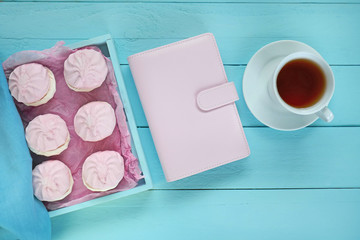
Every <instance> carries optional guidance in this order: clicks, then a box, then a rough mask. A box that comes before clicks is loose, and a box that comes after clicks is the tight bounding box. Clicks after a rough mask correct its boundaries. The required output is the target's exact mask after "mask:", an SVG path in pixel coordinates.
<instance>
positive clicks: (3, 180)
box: [0, 63, 51, 240]
mask: <svg viewBox="0 0 360 240" xmlns="http://www.w3.org/2000/svg"><path fill="white" fill-rule="evenodd" d="M1 66H2V65H1V63H0V239H8V238H9V236H11V235H13V236H14V237H15V238H17V239H21V240H23V239H29V240H37V239H39V240H46V239H50V238H51V222H50V218H49V214H48V212H47V210H46V209H45V207H44V205H43V204H42V202H40V201H39V200H37V199H36V198H35V197H34V195H33V188H32V174H31V172H32V159H31V156H30V153H29V150H28V148H27V145H26V141H25V136H24V128H23V125H22V122H21V119H20V116H19V114H18V112H17V110H16V107H15V104H14V102H13V99H12V97H11V95H10V92H9V88H8V84H7V81H6V78H5V75H4V72H3V69H2V67H1Z"/></svg>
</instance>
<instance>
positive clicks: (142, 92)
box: [128, 33, 250, 181]
mask: <svg viewBox="0 0 360 240" xmlns="http://www.w3.org/2000/svg"><path fill="white" fill-rule="evenodd" d="M128 62H129V65H130V69H131V72H132V74H133V77H134V80H135V84H136V88H137V90H138V93H139V96H140V100H141V103H142V106H143V108H144V112H145V115H146V119H147V121H148V124H149V128H150V131H151V134H152V137H153V140H154V144H155V147H156V150H157V153H158V155H159V159H160V162H161V165H162V167H163V171H164V174H165V177H166V179H167V181H175V180H178V179H181V178H185V177H188V176H190V175H193V174H196V173H199V172H202V171H205V170H208V169H211V168H214V167H217V166H220V165H223V164H226V163H229V162H232V161H235V160H238V159H241V158H244V157H247V156H248V155H249V154H250V151H249V147H248V144H247V141H246V138H245V135H244V132H243V128H242V125H241V122H240V118H239V114H238V112H237V109H236V106H235V103H234V102H233V101H234V100H236V99H237V98H236V96H235V95H236V94H234V93H233V92H232V93H231V94H230V95H231V97H230V98H227V97H226V96H223V94H227V93H229V92H231V91H234V88H233V87H231V85H232V84H230V85H228V84H227V83H228V82H227V77H226V74H225V71H224V67H223V64H222V61H221V58H220V54H219V51H218V48H217V45H216V42H215V39H214V36H213V35H212V34H211V33H207V34H202V35H199V36H196V37H193V38H189V39H186V40H183V41H179V42H175V43H173V44H169V45H166V46H162V47H159V48H155V49H152V50H148V51H145V52H142V53H138V54H135V55H132V56H130V57H129V58H128ZM223 84H225V85H223ZM217 86H220V87H219V89H220V90H219V91H215V90H216V87H217ZM224 86H225V89H224ZM227 88H228V89H227ZM207 89H212V90H209V91H210V93H209V91H206V90H207ZM231 89H232V90H231ZM204 90H205V91H204ZM213 91H214V92H213ZM212 92H213V93H212ZM201 93H202V94H205V97H204V98H205V99H202V98H201ZM216 93H217V94H216ZM199 94H200V98H198V95H199ZM208 94H211V95H208ZM207 96H210V97H207ZM234 96H235V97H234ZM211 97H212V98H217V99H220V101H219V100H214V101H211ZM221 99H222V100H221ZM199 101H200V102H199ZM202 101H205V102H204V103H202ZM198 103H200V105H203V104H204V106H206V107H205V111H204V110H202V109H201V107H199V105H198ZM224 103H225V104H224ZM209 106H210V107H209Z"/></svg>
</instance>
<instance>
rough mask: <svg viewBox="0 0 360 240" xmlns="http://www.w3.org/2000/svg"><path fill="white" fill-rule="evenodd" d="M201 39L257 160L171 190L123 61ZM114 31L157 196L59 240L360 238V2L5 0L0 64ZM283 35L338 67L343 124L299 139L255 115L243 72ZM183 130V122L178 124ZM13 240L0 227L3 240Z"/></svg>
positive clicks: (57, 226) (94, 213)
mask: <svg viewBox="0 0 360 240" xmlns="http://www.w3.org/2000/svg"><path fill="white" fill-rule="evenodd" d="M204 32H212V33H213V34H214V35H215V37H216V40H217V43H218V46H219V49H220V53H221V56H222V59H223V62H224V65H225V71H226V73H227V75H228V78H229V81H233V82H235V85H236V87H237V89H238V92H239V93H240V100H239V101H238V102H237V107H238V110H239V113H240V117H241V120H242V122H243V125H244V128H245V134H246V136H247V139H248V141H249V145H250V149H251V152H252V153H251V156H250V157H248V158H246V159H244V160H241V161H237V162H234V163H231V164H228V165H225V166H222V167H219V168H216V169H213V170H210V171H207V172H204V173H201V174H198V175H195V176H192V177H189V178H186V179H183V180H180V181H177V182H173V183H167V182H166V181H165V178H164V175H163V173H162V170H161V166H160V163H159V160H158V157H157V154H156V151H155V148H154V144H153V142H152V138H151V135H150V132H149V129H148V125H147V122H146V119H145V116H144V113H143V110H142V108H141V104H140V101H139V98H138V95H137V92H136V89H135V85H134V82H133V79H132V76H131V73H130V70H129V67H128V65H127V61H126V57H127V56H129V55H131V54H133V53H137V52H140V51H143V50H146V49H150V48H153V47H157V46H161V45H163V44H167V43H171V42H174V41H177V40H180V39H183V38H187V37H191V36H194V35H197V34H201V33H204ZM106 33H110V34H111V35H112V36H113V38H114V40H115V45H116V48H117V52H118V57H119V60H120V64H121V70H122V72H123V75H124V78H125V81H126V85H127V88H128V91H129V97H130V100H131V104H132V106H133V109H134V114H135V118H136V124H137V126H138V128H139V133H140V137H141V141H142V143H143V146H144V150H145V154H146V156H147V160H148V163H149V167H150V170H151V172H152V178H153V180H154V190H151V191H148V192H145V193H141V194H137V195H134V196H130V197H126V198H123V199H118V200H114V201H111V202H108V203H104V204H100V205H97V206H94V207H90V208H86V209H83V210H80V211H76V212H72V213H69V214H66V215H62V216H58V217H55V218H53V219H52V223H53V239H360V81H359V79H360V1H358V0H347V1H344V2H341V1H337V0H301V1H300V0H285V1H271V0H265V1H258V2H250V1H241V0H233V1H226V2H221V1H217V0H186V1H183V2H175V1H166V0H162V1H136V0H131V1H126V2H122V1H120V0H107V1H94V2H93V1H77V2H70V1H60V0H59V1H48V2H47V1H40V3H37V2H36V3H35V2H34V1H22V2H12V1H5V2H1V3H0V61H3V60H5V59H6V58H7V57H8V56H9V55H11V54H12V53H14V52H17V51H21V50H27V49H44V48H49V47H51V46H52V45H54V44H55V42H56V41H59V40H65V41H66V42H67V43H72V42H77V41H79V40H83V39H88V38H91V37H95V36H99V35H103V34H106ZM280 39H293V40H298V41H302V42H305V43H307V44H309V45H310V46H312V47H314V48H315V49H316V50H318V51H319V52H320V54H322V55H323V57H324V58H325V59H326V60H327V61H328V62H329V63H330V65H331V66H332V68H333V71H334V75H335V78H336V90H335V94H334V97H333V99H332V101H331V103H330V107H331V109H332V110H333V111H334V114H335V119H334V121H333V122H332V123H330V124H326V123H323V122H320V121H317V122H315V123H314V124H313V125H312V126H310V127H308V128H306V129H302V130H299V131H295V132H280V131H275V130H272V129H269V128H267V127H265V126H263V125H262V124H261V123H260V122H259V121H257V120H256V119H255V118H254V116H252V115H251V113H250V111H249V109H248V108H247V106H246V104H245V102H244V99H243V96H242V94H241V93H242V89H241V85H242V76H243V73H244V69H245V67H246V64H247V62H248V61H249V59H250V58H251V56H252V55H253V54H254V53H255V52H256V51H257V50H258V49H259V48H260V47H262V46H263V45H265V44H267V43H270V42H272V41H276V40H280ZM174 127H181V126H174ZM8 237H9V236H8V235H6V234H5V233H3V232H2V231H1V229H0V239H7V238H8Z"/></svg>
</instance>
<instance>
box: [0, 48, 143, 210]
mask: <svg viewBox="0 0 360 240" xmlns="http://www.w3.org/2000/svg"><path fill="white" fill-rule="evenodd" d="M85 48H91V49H94V50H96V51H99V52H101V51H100V49H99V48H97V47H94V46H91V47H85ZM75 51H77V50H71V49H70V48H68V47H65V46H64V42H58V43H57V44H56V45H55V46H54V47H52V48H50V49H46V50H43V51H23V52H18V53H15V54H13V55H12V56H10V57H9V58H8V59H7V60H6V61H5V62H4V63H3V67H4V71H5V74H6V76H7V77H9V75H10V73H11V72H12V71H13V70H14V69H15V68H16V67H17V66H19V65H21V64H25V63H31V62H35V63H39V64H42V65H44V66H45V67H47V68H49V69H50V70H51V71H52V72H53V73H54V75H55V79H56V93H55V95H54V97H53V98H52V99H51V100H50V101H49V102H47V103H46V104H44V105H41V106H38V107H29V106H26V105H24V104H22V103H19V102H17V101H16V100H15V99H14V101H15V104H16V106H17V108H18V111H19V113H20V116H21V119H22V121H23V125H24V128H26V126H27V125H28V123H29V122H30V121H31V120H32V119H34V118H35V117H36V116H38V115H41V114H45V113H53V114H57V115H59V116H60V117H61V118H63V119H64V120H65V122H66V124H67V126H68V129H69V132H70V143H69V147H68V149H66V150H65V151H64V152H62V153H61V154H60V155H57V156H52V157H44V156H38V155H36V154H34V153H31V154H32V157H33V167H35V166H36V165H37V164H39V163H41V162H43V161H46V160H50V159H56V160H60V161H62V162H63V163H65V164H66V165H67V166H68V167H69V168H70V170H71V173H72V175H73V179H74V185H73V189H72V192H71V193H70V194H69V195H68V196H67V197H66V198H64V199H63V200H60V201H56V202H44V204H45V206H46V208H47V209H48V210H56V209H59V208H63V207H67V206H71V205H74V204H78V203H81V202H85V201H88V200H91V199H94V198H98V197H101V196H105V195H108V194H111V193H115V192H119V191H125V190H128V189H131V188H133V187H135V186H136V185H137V183H138V181H139V180H140V179H141V178H143V177H142V175H141V170H140V167H139V163H138V160H137V159H136V157H135V156H134V155H133V154H132V152H131V139H130V137H131V136H130V133H129V131H128V128H127V124H126V116H125V113H124V111H123V105H122V102H121V99H120V97H119V94H118V92H117V83H116V79H115V75H114V69H113V66H112V63H111V61H110V60H109V59H107V58H105V59H106V63H107V66H108V68H109V72H108V75H107V77H106V80H105V82H104V83H103V84H102V85H101V87H99V88H97V89H95V90H93V91H91V92H87V93H81V92H75V91H73V90H71V89H70V88H69V87H68V86H67V85H66V82H65V80H64V74H63V72H64V61H65V60H66V59H67V57H68V56H69V55H70V54H71V53H73V52H75ZM92 101H105V102H108V103H109V104H110V105H111V106H112V107H113V108H114V109H115V114H116V119H117V125H116V127H115V129H114V132H113V133H112V135H111V136H109V137H107V138H105V139H103V140H101V141H99V142H85V141H83V140H82V139H81V138H80V137H79V136H78V135H77V134H76V133H75V130H74V123H73V119H74V116H75V114H76V112H77V110H78V109H79V108H80V107H81V106H83V105H84V104H86V103H89V102H92ZM105 150H113V151H117V152H119V153H121V155H122V156H123V158H124V163H125V174H124V178H123V179H122V180H121V182H120V183H119V185H118V186H117V187H116V188H114V189H112V190H109V191H106V192H92V191H90V190H89V189H87V188H86V187H85V186H84V184H83V181H82V175H81V172H82V165H83V163H84V161H85V159H86V158H87V157H88V156H89V155H91V154H92V153H94V152H97V151H105Z"/></svg>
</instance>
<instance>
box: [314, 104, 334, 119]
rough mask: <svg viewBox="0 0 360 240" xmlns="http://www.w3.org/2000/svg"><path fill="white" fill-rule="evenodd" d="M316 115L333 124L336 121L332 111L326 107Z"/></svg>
mask: <svg viewBox="0 0 360 240" xmlns="http://www.w3.org/2000/svg"><path fill="white" fill-rule="evenodd" d="M315 114H316V115H317V116H318V117H319V118H321V119H322V120H324V121H325V122H331V121H332V120H333V119H334V114H333V113H332V112H331V111H330V109H329V108H328V107H324V108H323V109H321V110H320V111H318V112H317V113H315Z"/></svg>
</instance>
